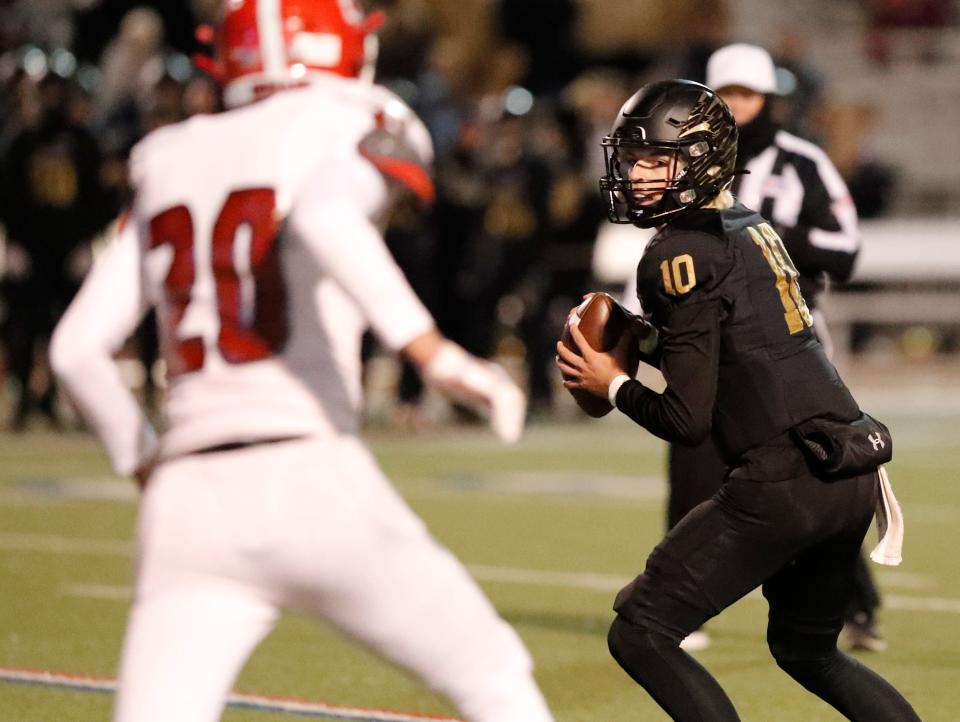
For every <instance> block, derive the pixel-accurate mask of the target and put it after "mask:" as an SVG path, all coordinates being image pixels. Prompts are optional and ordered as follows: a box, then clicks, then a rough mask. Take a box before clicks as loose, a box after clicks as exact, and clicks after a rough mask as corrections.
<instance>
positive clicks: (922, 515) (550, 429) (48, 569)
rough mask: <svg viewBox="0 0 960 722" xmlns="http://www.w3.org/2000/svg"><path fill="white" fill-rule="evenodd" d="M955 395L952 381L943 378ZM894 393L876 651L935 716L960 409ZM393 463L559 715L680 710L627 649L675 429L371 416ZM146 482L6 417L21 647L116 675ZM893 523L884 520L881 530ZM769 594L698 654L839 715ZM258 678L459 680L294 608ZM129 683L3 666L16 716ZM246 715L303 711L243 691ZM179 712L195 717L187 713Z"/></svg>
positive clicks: (238, 716) (34, 718) (954, 703)
mask: <svg viewBox="0 0 960 722" xmlns="http://www.w3.org/2000/svg"><path fill="white" fill-rule="evenodd" d="M933 396H936V394H933ZM940 401H941V403H937V399H936V398H934V399H933V400H932V402H931V403H929V404H927V405H919V406H916V407H911V406H910V405H906V406H905V405H902V404H898V403H895V402H893V401H890V403H888V404H887V405H888V406H889V408H883V409H878V408H876V407H868V408H870V409H871V410H872V411H876V412H877V414H878V415H881V418H883V419H884V420H886V421H887V422H888V423H889V425H890V426H891V427H892V430H893V433H894V438H895V443H896V457H895V461H894V463H893V464H891V466H890V472H891V477H892V479H893V481H894V485H895V487H896V489H897V492H898V496H899V497H900V500H901V502H902V503H903V505H904V510H905V514H906V521H907V537H906V547H905V562H904V564H903V565H902V566H901V567H899V568H896V569H888V568H880V567H877V566H875V565H873V568H874V570H875V571H876V572H877V575H878V577H879V580H880V584H881V587H882V590H883V592H884V594H885V595H886V608H885V610H884V611H883V615H882V627H883V632H884V634H885V636H886V637H887V639H888V641H889V645H890V646H889V650H888V651H887V652H885V653H883V654H880V655H867V656H864V657H862V659H863V660H864V661H866V662H867V663H868V664H870V665H871V666H873V667H875V668H876V669H877V670H878V671H880V672H881V673H882V674H884V675H885V676H887V677H888V678H889V679H890V680H891V681H892V682H893V683H894V684H895V685H896V686H897V687H899V688H900V689H901V690H902V691H903V692H904V693H905V694H906V695H907V696H908V697H909V698H910V699H911V700H912V701H913V702H914V704H915V706H916V708H917V710H918V712H919V713H920V716H921V717H922V718H923V719H924V720H927V721H929V722H937V721H939V722H954V721H956V720H960V689H958V687H960V576H958V575H957V573H956V569H957V562H956V559H955V556H956V550H957V549H958V548H960V531H958V526H960V479H958V469H960V444H958V442H957V435H958V432H960V407H957V406H952V405H951V404H950V403H947V402H942V399H940ZM370 440H371V443H372V445H373V447H374V449H375V451H376V452H377V454H378V456H379V458H380V459H381V462H382V464H383V466H384V467H385V469H386V470H387V472H388V473H389V475H390V476H391V477H392V478H393V479H395V480H396V482H397V485H398V487H399V488H400V490H401V491H402V492H403V494H404V495H405V496H406V498H407V499H408V500H409V502H410V503H411V504H412V506H413V507H414V508H415V509H416V511H417V512H418V513H420V514H421V515H422V516H423V518H424V519H425V520H426V521H427V523H428V524H429V525H430V527H431V528H432V529H433V531H434V533H435V534H436V535H437V536H438V537H439V538H440V539H441V540H442V541H443V542H444V543H445V544H447V545H448V546H449V547H450V548H451V549H452V550H453V551H454V552H455V553H456V554H457V555H458V556H459V557H460V558H461V559H462V560H463V561H464V562H465V563H466V564H468V565H469V566H470V568H471V570H472V571H473V572H474V574H475V575H476V576H477V578H478V579H479V580H480V582H481V584H482V586H483V588H484V589H485V590H486V592H487V593H488V594H489V595H490V597H491V598H492V600H493V601H494V603H495V604H496V606H497V608H498V609H499V610H500V612H501V614H502V615H503V616H504V617H505V618H506V619H507V620H508V621H509V622H511V623H512V624H513V625H515V627H516V628H517V629H518V631H519V632H520V634H521V636H522V637H523V639H524V640H525V641H526V643H527V644H528V646H529V648H530V650H531V652H532V654H533V656H534V658H535V660H536V665H537V679H538V680H539V682H540V684H541V685H542V688H543V690H544V692H545V694H546V696H547V698H548V700H549V702H550V705H551V707H552V708H553V710H554V711H555V713H556V717H557V720H558V721H560V722H614V721H615V722H633V721H641V720H642V721H646V720H662V719H666V717H665V716H664V715H663V714H662V713H661V712H659V711H658V709H657V708H656V707H655V705H653V704H652V703H651V702H650V701H649V700H648V699H647V698H646V696H645V694H644V693H643V692H642V690H640V689H639V688H638V687H636V686H635V685H634V684H633V683H632V682H631V681H630V680H629V679H628V678H627V677H626V676H625V675H624V673H623V672H622V671H621V670H620V669H619V667H617V665H616V664H615V663H614V662H613V661H612V660H611V659H610V658H609V656H608V654H607V651H606V630H607V626H608V624H609V622H610V620H611V618H612V615H611V611H610V605H611V602H612V599H613V595H614V592H615V591H616V589H617V588H618V586H619V585H620V584H622V583H623V582H624V581H625V580H627V579H628V578H629V577H631V576H632V575H633V574H635V573H636V572H637V571H639V570H640V569H641V568H642V565H643V561H644V558H645V555H646V554H647V552H648V551H649V549H650V548H651V546H652V545H653V544H654V543H655V542H656V541H657V539H658V535H659V533H660V530H661V526H662V515H663V512H662V509H663V492H664V487H663V481H662V466H663V449H662V447H661V445H660V443H659V442H657V441H656V440H654V439H652V438H651V437H650V436H648V435H647V434H645V433H644V432H642V431H641V430H640V429H639V428H637V427H634V426H632V425H630V424H629V422H627V421H625V420H624V419H622V418H620V419H608V420H603V421H600V422H586V421H585V422H582V423H573V424H566V425H559V424H555V423H544V424H540V425H534V426H533V427H532V428H531V429H530V431H529V433H528V435H527V437H526V438H525V440H524V441H523V442H522V443H521V444H520V445H519V446H517V447H515V448H511V449H506V448H502V447H499V446H497V445H496V443H495V442H494V441H492V439H491V438H490V437H489V436H488V435H487V434H486V433H484V432H483V431H482V430H453V431H450V430H448V431H443V432H439V433H433V434H430V435H424V436H420V437H415V438H409V437H407V438H399V437H397V436H395V435H391V434H388V433H386V432H375V433H372V434H371V435H370ZM135 513H136V506H135V495H134V494H133V492H132V487H131V486H130V485H129V484H128V483H127V482H125V481H122V480H119V479H116V478H114V477H113V476H112V475H111V473H110V471H109V468H108V466H107V464H106V462H105V459H104V457H103V456H102V454H101V453H100V451H99V447H98V446H97V444H96V443H95V442H94V441H93V440H92V439H91V438H90V437H88V436H85V435H82V434H68V435H53V434H50V433H47V432H33V433H30V434H27V435H23V436H12V435H4V434H0V667H3V668H17V669H24V668H26V669H39V670H51V671H56V672H63V673H69V674H75V675H91V676H100V677H111V676H113V675H114V673H115V665H116V660H117V656H118V651H119V647H120V642H121V636H122V631H123V625H124V618H125V614H126V609H127V604H128V593H129V583H130V574H131V568H130V567H131V559H130V540H131V537H132V529H133V524H134V517H135ZM872 539H873V536H872V532H871V540H872ZM765 615H766V607H765V604H764V602H763V600H762V599H761V598H759V597H758V596H756V595H754V596H752V597H748V598H747V599H745V600H743V601H741V602H740V603H738V604H737V605H735V606H734V607H733V608H731V609H729V610H727V611H726V612H725V613H724V614H723V615H722V616H721V617H720V618H719V619H718V620H715V621H714V622H713V623H712V624H711V626H710V630H711V632H712V633H713V637H714V644H713V646H712V648H710V649H709V650H707V651H706V652H703V653H700V654H699V658H700V659H701V660H702V661H703V663H704V664H705V665H706V666H707V667H708V668H709V669H710V670H711V671H713V672H714V673H715V674H716V676H717V677H718V678H719V679H720V681H721V683H722V684H723V685H724V686H725V687H726V688H727V690H728V691H729V692H730V695H731V697H732V698H733V700H734V702H735V704H736V705H737V708H738V710H739V711H740V713H741V715H742V717H743V719H744V720H750V721H752V722H816V721H818V720H837V719H840V717H839V715H837V714H836V713H834V712H833V711H832V710H830V709H829V708H827V707H826V706H825V705H823V704H822V703H820V702H819V701H816V700H814V699H813V698H812V697H811V696H810V695H808V694H806V693H805V692H803V691H802V690H801V689H800V688H799V687H798V686H796V685H795V684H794V683H792V681H791V680H789V679H788V678H787V677H786V676H785V675H784V674H783V673H781V672H780V671H779V670H778V669H777V668H776V666H775V665H774V663H773V662H772V660H771V659H770V657H769V655H768V653H767V650H766V646H765V644H764V641H763V639H764V622H765ZM237 689H238V690H240V691H243V692H250V693H257V694H266V695H277V696H295V697H299V698H305V699H309V700H315V701H322V702H326V703H330V704H335V705H354V706H358V707H365V708H386V709H391V710H401V711H407V712H415V713H422V714H444V713H452V710H451V708H450V707H449V706H448V705H447V704H446V703H445V702H444V701H443V700H441V699H439V698H438V697H436V696H435V695H433V694H431V693H430V692H428V691H426V690H425V689H423V688H422V686H421V685H420V684H419V683H418V682H416V681H415V680H413V679H411V678H409V677H408V676H406V675H405V674H404V673H402V672H400V671H398V670H396V669H394V668H392V667H390V666H388V665H386V664H384V663H382V662H380V661H379V660H377V659H376V658H374V657H372V656H371V655H369V654H367V653H366V652H364V651H362V650H360V649H358V648H357V647H355V646H353V645H352V644H351V643H349V642H347V641H345V640H343V639H341V638H340V637H338V636H337V635H336V634H335V633H333V632H331V631H330V630H329V629H327V628H325V627H323V626H321V625H318V624H316V623H314V622H313V621H312V620H306V619H302V618H298V617H285V618H284V619H283V621H282V622H281V624H280V625H279V626H278V627H277V629H276V631H275V632H274V633H273V634H272V636H270V637H269V638H268V639H267V640H266V642H265V643H264V644H263V645H262V646H261V647H260V648H259V649H258V650H257V651H256V653H255V654H254V656H253V657H252V658H251V660H250V662H249V664H248V665H247V667H246V668H245V669H244V671H243V673H242V675H241V677H240V679H239V681H238V683H237ZM110 703H111V697H110V696H109V694H96V693H89V692H77V691H70V690H63V689H51V688H47V687H42V686H26V685H21V684H14V683H9V682H0V722H13V721H16V722H39V721H41V720H42V721H44V722H63V721H67V720H68V721H70V722H86V721H87V720H105V719H108V715H109V708H110ZM224 719H225V720H229V721H232V722H240V720H250V721H251V722H252V721H254V720H282V719H294V717H291V716H289V715H284V714H280V713H267V712H255V711H243V710H229V711H228V712H227V713H226V714H225V716H224ZM171 722H175V721H171Z"/></svg>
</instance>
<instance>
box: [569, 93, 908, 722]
mask: <svg viewBox="0 0 960 722" xmlns="http://www.w3.org/2000/svg"><path fill="white" fill-rule="evenodd" d="M603 145H604V150H605V153H606V158H607V175H606V176H605V177H604V178H603V179H601V181H600V187H601V190H602V191H603V193H604V194H605V196H606V198H607V200H608V203H609V212H610V218H611V220H613V221H615V222H621V223H633V224H635V225H637V226H641V227H654V226H656V227H659V232H658V233H657V235H656V236H655V237H654V239H653V240H652V241H651V242H650V243H649V245H648V246H647V249H646V251H645V253H644V256H643V258H642V259H641V261H640V265H639V268H638V271H637V288H638V295H639V296H640V300H641V303H642V307H643V309H644V312H645V315H646V317H647V319H648V321H649V323H651V324H652V326H653V327H654V328H655V329H656V331H657V332H658V334H659V339H660V344H659V348H658V352H657V354H656V361H657V362H658V363H659V367H660V369H661V371H662V372H663V374H664V377H665V378H666V380H667V387H666V389H665V391H664V392H663V393H662V394H659V393H656V392H654V391H652V390H650V389H648V388H646V387H644V386H643V385H642V384H641V383H640V382H639V381H636V380H633V379H630V378H629V377H628V376H627V375H626V373H625V372H624V370H623V369H624V367H625V364H624V359H625V357H626V355H627V354H626V352H627V344H629V343H631V342H632V339H631V336H630V334H625V336H624V339H622V340H621V343H620V344H619V345H618V346H617V348H616V349H614V351H612V352H610V353H598V352H594V351H592V350H590V348H589V346H588V344H587V343H586V341H585V339H584V338H583V336H582V334H580V332H579V329H576V328H571V333H572V334H573V338H574V340H575V341H576V342H577V345H578V347H579V348H580V349H582V350H583V355H582V356H581V355H578V354H576V353H574V352H572V351H571V350H569V349H567V348H566V347H565V346H564V345H563V344H558V346H557V351H558V365H559V367H560V369H561V371H562V372H563V373H564V375H565V377H566V379H567V380H566V381H565V382H564V384H565V386H567V387H568V388H570V389H579V390H585V391H588V392H590V393H594V394H596V395H598V396H606V397H608V398H609V399H610V401H611V403H613V404H614V405H615V406H616V407H617V408H618V409H619V410H620V411H621V412H623V413H624V414H626V415H627V416H629V417H630V418H632V419H633V420H634V421H636V422H637V423H638V424H640V425H641V426H643V427H645V428H646V429H648V430H649V431H650V432H652V433H653V434H656V435H657V436H659V437H661V438H663V439H666V440H668V441H672V442H678V443H684V444H691V445H692V444H697V443H700V442H701V441H702V440H703V439H704V438H706V437H707V436H708V435H711V434H712V436H713V438H714V440H715V441H716V443H717V446H718V447H719V448H720V450H721V452H722V453H723V455H724V458H725V461H726V462H727V465H728V467H729V469H730V470H729V472H728V474H727V477H726V479H725V481H724V484H723V486H722V487H721V489H720V490H719V491H718V492H717V493H716V494H715V495H714V496H713V497H712V498H711V499H710V500H708V501H706V502H704V503H703V504H701V505H700V506H698V507H697V508H696V509H694V510H693V511H692V512H691V513H690V514H688V515H687V516H686V517H685V518H684V519H683V520H682V521H681V522H680V523H679V524H678V525H677V526H675V527H674V528H673V529H672V530H671V531H670V532H669V533H668V534H667V536H666V537H665V538H664V540H663V541H662V542H661V543H660V544H659V545H658V546H657V547H656V549H654V551H653V552H652V553H651V555H650V557H649V559H648V560H647V566H646V569H645V571H644V572H643V574H641V575H640V576H638V577H637V578H636V579H635V580H634V581H633V582H631V583H630V584H629V585H627V587H625V588H624V589H623V590H621V592H620V593H619V595H618V596H617V599H616V603H615V605H614V609H615V610H616V612H617V618H616V620H615V621H614V623H613V625H612V626H611V628H610V633H609V637H608V641H609V645H610V651H611V653H612V654H613V656H614V658H615V659H616V660H617V662H619V664H620V665H621V666H622V667H623V668H624V669H625V670H626V671H627V673H628V674H630V676H631V677H633V679H634V680H636V681H637V682H638V683H639V684H640V685H642V686H643V687H644V688H645V689H646V690H647V691H648V692H649V693H650V695H651V696H652V697H653V698H654V700H655V701H656V702H657V703H658V704H659V705H660V706H661V707H663V709H664V710H666V711H667V713H669V714H670V715H671V717H672V718H673V719H675V720H682V721H691V722H692V721H693V720H697V721H702V720H710V722H727V721H728V720H738V719H739V717H738V716H737V713H736V711H735V709H734V706H733V704H732V702H731V701H730V700H729V698H728V697H727V696H726V694H725V693H724V692H723V690H722V689H721V688H720V686H719V685H718V684H717V682H716V680H715V679H714V678H713V677H712V676H710V674H709V673H708V672H707V671H706V670H705V669H704V668H703V667H701V666H700V665H699V664H698V663H697V662H696V661H695V660H694V659H693V658H692V657H690V656H689V655H688V654H687V653H686V652H684V651H683V650H682V649H681V648H680V646H679V645H680V641H681V640H682V639H683V638H684V637H685V636H686V635H687V634H689V633H690V632H692V631H693V630H695V629H698V628H699V627H700V626H701V625H702V624H703V623H704V622H705V621H706V620H708V619H709V618H711V617H713V616H715V615H716V614H718V613H719V612H720V611H721V610H723V609H725V608H726V607H728V606H729V605H730V604H732V603H733V602H735V601H737V600H738V599H740V598H741V597H743V596H744V595H746V594H747V593H748V592H750V591H751V590H752V589H754V588H755V587H757V586H758V585H762V587H763V594H764V596H765V597H766V598H767V600H768V602H769V605H770V616H769V624H768V627H767V640H768V643H769V646H770V651H771V653H772V654H773V656H774V658H775V660H776V661H777V664H778V665H780V667H781V668H782V669H783V670H784V671H786V672H787V673H788V674H789V675H790V676H791V677H793V678H794V679H795V680H797V681H798V682H799V683H800V684H802V685H803V686H804V687H806V688H807V689H808V690H810V691H811V692H813V693H814V694H816V695H817V696H818V697H820V698H822V699H823V700H824V701H826V702H827V703H828V704H830V705H832V706H834V707H835V708H836V709H837V710H839V711H840V712H841V713H843V714H844V715H846V716H847V717H848V718H850V719H852V720H860V721H863V722H867V721H868V720H869V722H886V721H893V720H898V721H899V720H918V719H919V717H917V715H916V713H915V712H914V711H913V709H912V708H911V706H910V704H909V703H908V702H907V701H906V700H905V699H904V698H903V697H902V696H901V695H900V694H899V693H898V692H897V691H896V690H895V689H894V688H893V687H892V686H891V685H890V684H888V683H887V682H886V681H884V680H883V679H882V678H881V677H879V676H878V675H876V674H875V673H873V672H872V671H870V670H869V669H867V668H866V667H864V666H863V665H861V664H860V663H859V662H857V661H856V660H854V659H852V658H850V657H848V656H846V655H844V654H843V653H841V652H840V651H839V650H838V649H837V637H838V635H839V633H840V629H841V627H842V624H843V613H844V608H845V606H846V603H847V599H848V597H849V594H850V580H851V576H852V572H853V568H854V565H855V563H856V560H857V554H858V552H859V550H860V545H861V543H862V541H863V538H864V536H865V534H866V532H867V529H868V527H869V525H870V520H871V517H872V515H873V513H874V510H875V508H876V504H877V499H878V494H879V493H880V489H881V481H882V480H883V483H884V484H886V481H885V477H883V475H882V474H881V473H878V467H879V465H880V464H882V463H883V462H885V461H886V460H888V459H889V451H890V446H891V443H890V439H889V436H888V432H887V431H886V428H885V427H883V425H882V424H880V423H879V422H876V421H875V420H874V419H872V418H871V417H869V416H868V415H866V414H864V413H862V412H861V411H860V409H859V407H858V405H857V403H856V401H855V400H854V398H853V397H852V396H851V394H850V392H849V391H848V390H847V387H846V386H845V385H844V383H843V381H842V380H841V379H840V377H839V375H838V374H837V371H836V370H835V369H834V367H833V365H832V364H831V363H830V362H829V361H828V360H827V357H826V355H825V354H824V352H823V349H822V348H821V346H820V344H819V342H818V341H817V338H816V334H815V333H814V332H813V330H812V320H811V318H810V313H809V311H808V309H807V307H806V304H805V303H804V300H803V296H802V294H801V292H800V289H799V287H798V285H797V271H796V269H795V268H794V266H793V264H792V262H791V260H790V257H789V255H788V254H787V252H786V250H785V249H784V246H783V243H782V241H781V240H780V238H779V237H778V236H777V234H776V232H775V231H774V229H773V228H772V227H771V226H770V225H769V224H768V223H767V222H765V221H764V220H763V218H762V217H761V216H759V215H758V214H757V213H755V212H754V211H751V210H749V209H748V208H746V207H744V206H742V205H739V204H736V203H735V201H734V200H733V197H732V195H731V194H730V192H729V186H730V183H731V180H732V178H733V172H734V165H735V162H736V152H737V126H736V122H735V121H734V119H733V116H732V115H731V114H730V111H729V109H728V108H727V107H726V105H724V103H723V101H722V100H720V98H719V97H718V96H717V95H716V94H715V93H714V92H713V91H711V90H709V89H708V88H706V87H705V86H702V85H699V84H697V83H692V82H690V81H682V80H674V81H666V82H660V83H654V84H652V85H648V86H646V87H644V88H642V89H641V90H640V91H638V92H637V93H636V94H635V95H634V96H633V97H632V98H630V99H629V100H628V101H627V102H626V103H625V104H624V106H623V108H622V109H621V111H620V114H619V116H618V118H617V120H616V122H615V124H614V127H613V130H612V132H611V133H610V135H608V136H607V137H606V138H605V139H604V141H603ZM883 488H884V490H885V491H886V490H888V489H889V487H888V486H884V487H883Z"/></svg>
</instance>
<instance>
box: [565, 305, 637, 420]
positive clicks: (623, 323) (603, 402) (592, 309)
mask: <svg viewBox="0 0 960 722" xmlns="http://www.w3.org/2000/svg"><path fill="white" fill-rule="evenodd" d="M571 316H576V317H578V318H579V321H578V322H577V323H578V325H579V327H580V332H581V333H582V334H583V335H584V338H586V340H587V343H589V344H590V347H591V348H593V349H594V350H596V351H609V350H610V349H612V348H613V347H614V346H616V345H617V343H618V342H619V341H620V337H621V336H622V335H623V334H624V333H625V332H627V331H628V329H629V327H630V318H631V316H630V313H629V312H628V311H627V310H626V309H625V308H624V307H623V306H621V305H620V304H619V303H617V302H616V301H615V300H614V299H613V296H611V295H610V294H608V293H595V294H594V295H593V296H591V297H590V298H589V299H588V300H586V301H584V302H583V303H581V304H580V305H579V306H577V307H576V308H575V309H573V311H571ZM560 341H561V343H563V345H564V346H566V347H567V348H569V349H570V350H571V351H573V352H574V353H577V354H579V353H580V350H579V349H578V348H577V344H576V342H575V341H574V340H573V336H572V335H571V334H570V327H569V320H568V321H567V322H565V323H564V324H563V332H562V333H561V335H560ZM639 361H640V358H639V354H636V353H631V355H630V358H628V359H627V373H629V374H630V375H631V376H633V375H635V374H636V372H637V366H638V364H639ZM570 394H571V395H572V396H573V398H574V399H575V400H576V402H577V405H578V406H579V407H580V408H581V409H583V411H584V412H585V413H587V414H588V415H590V416H593V417H594V418H600V417H601V416H606V415H607V414H609V413H610V412H611V411H613V406H611V405H610V402H609V401H607V399H606V397H600V396H594V395H593V394H591V393H588V392H586V391H580V390H577V389H571V390H570Z"/></svg>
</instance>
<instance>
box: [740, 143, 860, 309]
mask: <svg viewBox="0 0 960 722" xmlns="http://www.w3.org/2000/svg"><path fill="white" fill-rule="evenodd" d="M743 167H744V168H745V169H746V170H748V171H750V172H749V174H744V175H738V176H737V177H736V179H735V180H734V185H733V192H734V195H736V196H737V198H738V200H740V201H741V202H742V203H743V204H744V205H746V206H747V207H749V208H753V209H754V210H756V211H758V212H759V213H760V215H762V216H763V217H764V218H766V219H767V220H769V221H771V222H772V223H773V224H774V226H775V227H776V229H777V232H778V233H779V234H780V236H781V237H782V238H783V242H784V245H785V246H786V247H787V251H788V252H789V253H790V257H791V258H792V259H793V262H794V265H796V267H797V270H798V271H799V272H800V288H801V291H802V292H803V295H804V298H805V299H806V301H807V304H808V305H809V306H811V307H812V306H814V305H815V304H816V297H817V294H818V293H819V292H820V291H821V290H823V288H824V286H825V284H826V282H827V279H830V280H831V281H836V282H840V283H842V282H844V281H846V280H847V279H849V278H850V275H851V273H852V272H853V264H854V261H855V260H856V257H857V252H858V251H859V250H860V233H859V230H858V227H857V211H856V208H855V207H854V205H853V199H852V198H851V197H850V192H849V191H848V190H847V186H846V184H845V183H844V182H843V179H842V178H841V177H840V173H838V172H837V169H836V168H835V167H834V165H833V163H832V162H831V161H830V159H829V158H828V157H827V154H826V153H824V152H823V150H821V149H820V148H818V147H817V146H816V145H814V144H813V143H811V142H809V141H806V140H803V139H802V138H798V137H797V136H795V135H793V134H791V133H788V132H787V131H785V130H779V131H777V133H776V134H775V135H774V137H773V142H772V143H771V144H770V145H769V146H767V147H766V148H765V149H764V150H762V151H761V152H760V153H759V154H758V155H756V156H755V157H753V158H751V159H750V160H749V161H748V162H747V163H746V165H745V166H743Z"/></svg>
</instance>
